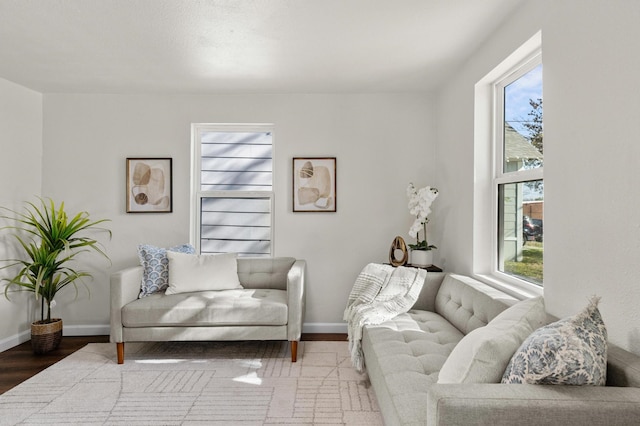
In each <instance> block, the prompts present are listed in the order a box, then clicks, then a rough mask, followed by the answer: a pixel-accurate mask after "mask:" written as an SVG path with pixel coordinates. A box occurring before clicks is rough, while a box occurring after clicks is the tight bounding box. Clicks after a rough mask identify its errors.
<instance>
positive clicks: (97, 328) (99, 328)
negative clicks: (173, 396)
mask: <svg viewBox="0 0 640 426" xmlns="http://www.w3.org/2000/svg"><path fill="white" fill-rule="evenodd" d="M109 332H110V328H109V324H103V325H66V324H65V325H64V326H63V328H62V333H63V335H64V336H106V335H108V334H109ZM302 332H303V333H310V334H311V333H343V334H346V333H347V324H346V323H340V322H336V323H332V322H311V323H309V322H307V323H304V325H303V326H302ZM29 339H31V331H30V330H26V331H23V332H22V333H19V334H15V335H13V336H9V337H7V338H5V339H2V340H0V352H2V351H6V350H7V349H11V348H13V347H15V346H18V345H19V344H21V343H24V342H26V341H28V340H29Z"/></svg>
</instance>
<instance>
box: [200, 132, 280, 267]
mask: <svg viewBox="0 0 640 426" xmlns="http://www.w3.org/2000/svg"><path fill="white" fill-rule="evenodd" d="M192 138H193V142H192V143H193V153H194V155H193V164H192V179H193V190H192V233H193V238H192V239H193V241H194V242H195V245H196V248H197V249H198V250H199V252H200V253H229V252H233V253H238V255H239V256H271V254H272V253H273V199H274V194H273V128H272V126H271V125H213V124H194V125H192Z"/></svg>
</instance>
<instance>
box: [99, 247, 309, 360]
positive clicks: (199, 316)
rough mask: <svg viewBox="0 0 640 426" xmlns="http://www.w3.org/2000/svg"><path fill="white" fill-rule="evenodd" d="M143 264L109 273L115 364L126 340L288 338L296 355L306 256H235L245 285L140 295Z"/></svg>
mask: <svg viewBox="0 0 640 426" xmlns="http://www.w3.org/2000/svg"><path fill="white" fill-rule="evenodd" d="M142 273H143V270H142V266H135V267H131V268H127V269H124V270H122V271H119V272H117V273H114V274H113V275H112V276H111V336H110V340H111V342H114V343H116V344H117V353H118V364H122V363H123V362H124V343H125V342H146V341H196V340H288V341H290V342H291V361H292V362H295V361H296V358H297V347H298V341H299V340H300V336H301V333H302V324H303V322H304V313H305V273H306V262H305V261H304V260H296V259H294V258H292V257H275V258H246V257H240V258H238V278H239V280H240V284H241V285H242V287H243V289H233V290H217V291H197V292H190V293H180V294H171V295H166V294H164V293H156V294H152V295H149V296H146V297H143V298H141V299H139V298H138V294H139V293H140V282H141V280H142Z"/></svg>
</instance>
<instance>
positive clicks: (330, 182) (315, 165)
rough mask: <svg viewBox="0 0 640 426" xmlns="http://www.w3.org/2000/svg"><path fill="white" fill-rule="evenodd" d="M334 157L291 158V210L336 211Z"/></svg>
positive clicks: (335, 167) (335, 166)
mask: <svg viewBox="0 0 640 426" xmlns="http://www.w3.org/2000/svg"><path fill="white" fill-rule="evenodd" d="M336 171H337V160H336V157H294V158H293V179H292V181H293V196H292V199H293V211H294V212H324V213H332V212H336V211H337V206H338V198H337V184H336V178H337V173H336Z"/></svg>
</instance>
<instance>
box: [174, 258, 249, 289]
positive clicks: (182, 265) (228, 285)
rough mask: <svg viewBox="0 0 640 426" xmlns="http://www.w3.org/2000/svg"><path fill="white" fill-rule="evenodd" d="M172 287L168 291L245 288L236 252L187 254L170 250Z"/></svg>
mask: <svg viewBox="0 0 640 426" xmlns="http://www.w3.org/2000/svg"><path fill="white" fill-rule="evenodd" d="M167 257H168V258H169V287H168V288H167V291H166V294H178V293H187V292H190V291H204V290H232V289H236V288H242V286H241V285H240V280H239V279H238V262H237V254H236V253H223V254H200V255H198V254H184V253H174V252H168V253H167Z"/></svg>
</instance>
